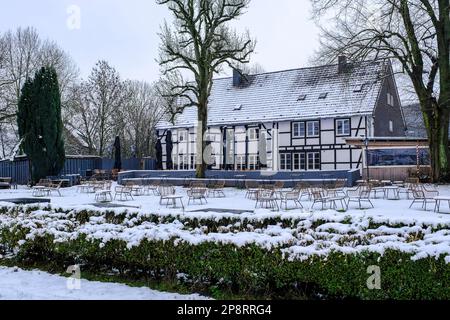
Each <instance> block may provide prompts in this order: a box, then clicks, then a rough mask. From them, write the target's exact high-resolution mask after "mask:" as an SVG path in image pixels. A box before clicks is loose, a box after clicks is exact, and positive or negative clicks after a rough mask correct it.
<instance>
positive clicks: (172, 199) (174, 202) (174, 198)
mask: <svg viewBox="0 0 450 320" xmlns="http://www.w3.org/2000/svg"><path fill="white" fill-rule="evenodd" d="M165 199H166V200H167V205H166V207H168V206H169V203H170V202H172V205H173V208H176V207H177V200H180V203H181V207H182V208H183V210H184V204H183V196H177V195H170V196H166V197H165Z"/></svg>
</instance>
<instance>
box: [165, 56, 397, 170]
mask: <svg viewBox="0 0 450 320" xmlns="http://www.w3.org/2000/svg"><path fill="white" fill-rule="evenodd" d="M196 125H197V110H196V108H195V107H190V108H187V109H185V111H184V112H183V113H182V114H181V115H179V116H178V117H177V118H176V119H175V122H174V123H169V122H166V121H162V122H161V123H159V125H158V128H157V129H158V130H157V132H158V137H159V139H161V143H162V150H163V168H167V166H166V162H167V159H168V157H167V154H166V147H165V146H166V143H167V137H168V133H169V132H170V135H169V136H171V138H170V139H171V141H170V144H171V145H173V148H171V149H172V154H171V159H172V162H173V169H175V170H192V169H194V168H195V161H196V155H197V147H196V145H197V137H196V134H195V133H196ZM361 136H367V137H391V136H396V137H401V136H405V121H404V118H403V115H402V109H401V105H400V99H399V94H398V90H397V86H396V82H395V78H394V76H393V72H392V67H391V64H390V63H389V61H386V60H383V61H370V62H360V63H349V62H347V59H346V58H345V57H341V58H340V59H339V64H336V65H325V66H319V67H310V68H301V69H294V70H286V71H279V72H271V73H262V74H256V75H247V76H243V75H241V74H240V73H239V72H237V71H235V72H234V74H233V77H230V78H221V79H215V80H214V85H213V88H212V92H211V97H210V100H209V109H208V133H207V136H206V137H205V139H207V141H208V144H209V145H210V146H211V148H212V149H211V150H212V159H213V161H211V166H210V169H213V170H224V169H226V170H237V171H240V170H258V169H261V167H264V168H265V169H266V170H269V171H270V170H271V171H288V172H295V171H333V170H350V169H357V168H361V164H362V151H361V148H360V147H355V146H351V145H348V144H346V139H348V138H351V137H361ZM261 140H264V142H261ZM262 148H263V149H265V150H264V151H265V154H266V155H265V156H264V157H265V159H264V160H265V161H264V163H262V161H261V159H260V155H261V154H262V152H264V151H263V150H261V149H262ZM169 150H170V149H169ZM230 154H231V155H232V156H231V157H230V156H229V155H230Z"/></svg>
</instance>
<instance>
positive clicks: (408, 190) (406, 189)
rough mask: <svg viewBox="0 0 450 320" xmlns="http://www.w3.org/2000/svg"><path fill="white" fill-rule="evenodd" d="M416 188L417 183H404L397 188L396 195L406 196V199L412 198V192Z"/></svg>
mask: <svg viewBox="0 0 450 320" xmlns="http://www.w3.org/2000/svg"><path fill="white" fill-rule="evenodd" d="M416 188H418V185H417V183H410V182H405V183H404V184H403V186H400V187H399V190H398V194H399V196H400V194H403V193H404V194H406V199H409V198H410V196H412V192H413V190H414V189H416Z"/></svg>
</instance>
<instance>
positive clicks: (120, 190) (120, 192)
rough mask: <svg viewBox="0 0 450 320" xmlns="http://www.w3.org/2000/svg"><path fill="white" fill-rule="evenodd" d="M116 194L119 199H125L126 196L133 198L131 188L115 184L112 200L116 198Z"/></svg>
mask: <svg viewBox="0 0 450 320" xmlns="http://www.w3.org/2000/svg"><path fill="white" fill-rule="evenodd" d="M117 196H119V201H127V200H128V198H131V200H134V198H133V195H132V194H131V188H130V187H126V186H116V188H115V189H114V200H116V198H117Z"/></svg>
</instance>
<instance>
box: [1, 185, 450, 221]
mask: <svg viewBox="0 0 450 320" xmlns="http://www.w3.org/2000/svg"><path fill="white" fill-rule="evenodd" d="M112 190H114V185H113V187H112ZM439 192H440V195H445V196H450V186H439ZM61 193H62V195H63V196H62V197H59V196H57V195H52V196H51V197H50V199H51V205H52V207H61V208H63V209H69V210H71V209H76V210H81V209H88V210H100V209H99V208H96V207H94V206H93V204H95V194H86V193H78V192H77V188H76V187H73V188H67V189H62V190H61ZM112 193H113V195H114V192H112ZM31 194H32V190H31V189H29V188H27V187H19V188H18V189H17V190H0V206H2V204H3V203H2V199H11V198H31V197H32V195H31ZM177 194H180V195H183V196H184V199H183V202H184V205H185V207H186V210H185V212H183V211H182V209H180V208H177V209H173V208H170V207H169V208H166V206H165V205H163V206H161V205H160V204H159V197H157V196H154V195H151V196H140V197H136V196H135V197H134V200H132V201H125V202H121V201H114V202H113V203H114V204H119V205H124V206H129V207H135V208H129V207H128V208H126V207H123V208H115V209H108V210H107V211H115V212H123V211H124V210H128V211H133V212H138V213H139V212H140V213H147V214H148V213H154V214H161V215H165V214H172V215H173V214H181V215H187V216H194V215H199V213H198V211H201V210H204V211H205V212H208V213H209V214H210V215H211V214H212V215H214V212H215V211H214V209H221V210H248V211H250V212H254V214H267V213H268V210H265V209H257V210H255V201H253V200H249V199H246V198H245V191H243V190H238V189H233V188H229V189H226V191H225V194H226V198H218V199H210V198H208V203H207V204H203V205H200V204H192V203H191V205H189V206H187V202H188V198H187V196H186V190H185V189H183V188H177ZM402 197H403V198H402V200H384V199H374V200H372V202H373V204H374V206H375V208H374V209H367V210H359V209H358V208H357V204H356V203H352V204H350V208H349V210H348V211H347V212H346V213H345V214H346V215H349V216H352V217H359V216H364V217H374V218H383V219H387V220H389V221H391V222H395V221H399V222H401V221H406V220H407V221H411V220H413V221H415V222H417V223H428V224H432V223H434V224H439V223H450V208H449V207H448V206H447V203H446V202H445V201H443V202H442V204H441V212H442V213H435V212H433V209H434V205H433V204H428V207H427V209H428V210H427V211H424V210H422V209H421V204H416V205H414V206H413V207H412V208H411V209H409V205H410V204H411V202H412V200H408V199H405V198H404V196H402ZM4 204H5V205H8V203H4ZM302 204H303V206H304V208H305V209H303V210H302V209H295V210H288V213H289V214H290V215H295V214H301V213H305V212H309V208H310V206H311V202H309V201H307V200H305V199H304V200H302ZM9 205H11V204H9ZM316 208H320V204H318V205H317V207H316ZM100 211H101V210H100ZM192 211H196V212H195V213H192ZM318 211H320V210H318V209H316V211H315V212H318ZM280 214H286V212H283V210H281V212H280Z"/></svg>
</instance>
